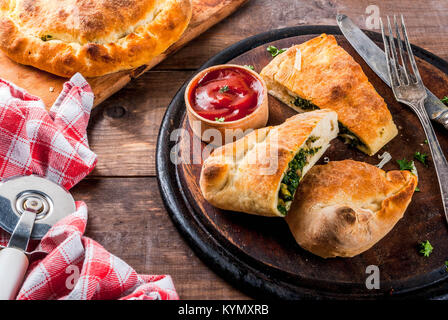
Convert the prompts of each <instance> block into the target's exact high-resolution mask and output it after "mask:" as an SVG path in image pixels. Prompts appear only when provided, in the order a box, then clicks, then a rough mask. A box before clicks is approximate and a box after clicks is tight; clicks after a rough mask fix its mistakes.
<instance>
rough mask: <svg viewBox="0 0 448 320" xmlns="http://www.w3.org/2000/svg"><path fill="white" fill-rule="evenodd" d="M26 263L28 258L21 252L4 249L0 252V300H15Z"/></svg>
mask: <svg viewBox="0 0 448 320" xmlns="http://www.w3.org/2000/svg"><path fill="white" fill-rule="evenodd" d="M28 263H29V262H28V258H27V256H26V255H25V253H24V252H23V251H22V250H19V249H15V248H4V249H2V250H1V251H0V300H14V299H15V298H16V296H17V292H18V291H19V289H20V286H21V285H22V282H23V278H24V276H25V273H26V270H27V269H28Z"/></svg>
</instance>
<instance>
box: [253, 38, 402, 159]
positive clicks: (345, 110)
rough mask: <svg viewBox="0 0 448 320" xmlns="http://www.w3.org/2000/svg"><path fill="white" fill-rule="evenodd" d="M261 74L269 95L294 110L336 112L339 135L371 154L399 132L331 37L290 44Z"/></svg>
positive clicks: (356, 67)
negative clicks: (327, 110)
mask: <svg viewBox="0 0 448 320" xmlns="http://www.w3.org/2000/svg"><path fill="white" fill-rule="evenodd" d="M261 75H262V76H263V78H264V79H265V81H266V84H267V87H268V90H269V93H270V94H272V95H273V96H275V97H277V98H278V99H280V100H281V101H282V102H284V103H285V104H287V105H288V106H290V107H291V108H293V109H294V110H296V111H298V112H304V111H309V110H314V109H325V108H328V109H332V110H334V111H336V112H337V114H338V120H339V122H340V130H339V134H340V136H342V137H343V138H344V139H346V140H347V142H349V143H350V144H352V145H353V146H355V147H357V148H358V149H360V150H361V151H363V152H365V153H367V154H369V155H373V154H375V153H376V152H377V151H378V150H379V149H381V147H383V146H384V145H385V144H386V143H388V142H389V141H390V140H391V139H392V138H394V137H395V136H396V135H397V133H398V131H397V128H396V126H395V124H394V122H393V120H392V116H391V114H390V112H389V110H388V109H387V105H386V103H385V102H384V99H383V98H382V97H381V96H380V95H379V94H378V93H377V92H376V91H375V88H374V87H373V86H372V85H371V84H370V82H369V80H368V79H367V77H366V75H365V74H364V72H363V71H362V69H361V66H360V65H359V64H358V63H356V61H355V60H354V59H353V58H352V56H350V55H349V54H348V53H347V52H346V51H345V50H344V49H342V48H341V47H340V46H339V45H338V44H337V42H336V39H335V38H334V36H327V35H326V34H322V35H321V36H319V37H317V38H314V39H311V40H309V41H307V42H305V43H302V44H300V45H295V46H293V47H291V48H289V49H288V50H287V51H286V52H284V53H282V54H280V55H278V56H277V57H276V58H274V59H273V60H272V61H271V62H270V63H269V64H268V65H267V66H266V67H265V68H264V69H263V70H262V71H261Z"/></svg>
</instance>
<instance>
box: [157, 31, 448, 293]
mask: <svg viewBox="0 0 448 320" xmlns="http://www.w3.org/2000/svg"><path fill="white" fill-rule="evenodd" d="M365 32H366V33H367V35H368V36H369V37H370V38H371V39H372V40H374V41H375V42H377V43H378V44H381V43H382V39H381V35H380V34H378V33H375V32H369V31H365ZM321 33H327V34H333V35H335V36H336V38H337V40H338V42H339V43H340V45H341V46H343V47H344V49H346V50H347V51H348V52H349V53H350V54H352V56H353V57H354V58H355V60H356V61H357V62H358V63H360V64H361V66H362V67H363V70H364V72H366V74H367V76H368V78H369V80H370V81H371V82H372V84H373V85H374V86H375V88H376V89H377V91H378V92H379V93H380V95H382V96H383V97H384V99H385V100H386V102H387V103H388V105H389V108H390V110H391V112H392V114H393V116H394V120H395V122H396V123H397V125H399V127H403V126H404V128H402V129H400V130H401V132H402V137H401V138H400V139H405V140H406V144H403V142H399V143H395V144H394V143H391V147H390V148H391V150H398V151H396V152H395V151H394V152H395V154H399V152H400V151H399V148H400V147H401V146H400V145H406V147H403V150H407V151H408V152H410V150H412V148H413V147H415V146H414V145H413V143H414V144H415V145H417V143H420V142H416V141H423V140H424V138H425V136H424V133H423V130H417V129H415V128H418V126H419V123H418V119H417V118H416V117H415V115H414V114H413V113H412V112H411V111H410V110H409V109H407V108H406V107H404V106H402V105H400V104H399V103H397V102H396V101H395V99H394V98H393V96H392V93H391V91H390V89H389V88H388V87H387V86H386V85H385V84H384V83H382V82H381V80H380V79H379V78H378V77H377V76H376V75H375V74H374V73H373V72H372V71H371V70H370V69H369V68H368V67H367V65H366V64H365V62H364V61H362V59H361V58H360V57H359V56H358V55H357V54H356V53H355V52H354V50H353V49H352V48H351V47H350V45H349V44H348V42H347V41H346V39H345V38H343V36H342V35H341V32H340V30H339V28H338V27H336V26H299V27H291V28H285V29H279V30H272V31H269V32H265V33H261V34H258V35H256V36H253V37H250V38H248V39H245V40H242V41H240V42H238V43H236V44H234V45H232V46H231V47H229V48H227V49H226V50H224V51H222V52H221V53H219V54H217V55H216V56H215V57H213V58H212V59H210V60H209V61H208V62H207V63H205V64H204V65H203V66H202V67H201V69H204V68H207V67H209V66H212V65H216V64H224V63H229V62H231V63H237V64H253V65H255V66H256V70H257V71H260V70H261V68H262V67H263V66H264V65H265V64H266V63H267V62H268V61H269V60H268V59H269V56H268V55H267V53H266V46H267V45H268V44H271V43H273V44H275V45H277V46H278V47H283V46H288V45H291V44H292V43H300V42H303V41H306V40H307V39H310V38H312V37H314V36H317V35H319V34H321ZM413 50H414V53H415V55H416V56H417V57H418V61H419V68H420V69H421V70H420V73H421V74H422V77H423V80H424V82H425V84H426V85H427V86H428V87H429V89H430V90H431V91H433V92H434V93H435V94H436V95H438V96H441V95H443V94H448V92H445V93H443V90H446V88H448V63H447V62H446V61H444V60H442V59H440V58H438V57H437V56H435V55H433V54H431V53H429V52H427V51H425V50H424V49H421V48H419V47H416V46H413ZM185 86H186V85H184V86H183V87H182V88H181V89H180V90H179V91H178V92H177V94H176V96H175V97H174V99H173V100H172V102H171V103H170V105H169V107H168V109H167V111H166V113H165V116H164V118H163V121H162V124H161V127H160V132H159V137H158V141H157V154H156V168H157V177H158V183H159V189H160V193H161V196H162V198H163V201H164V203H165V206H166V209H167V211H168V213H169V214H170V216H171V218H172V220H173V222H174V224H175V225H176V227H177V228H178V230H179V232H180V233H181V234H182V235H183V236H184V238H185V239H186V240H187V242H188V243H189V244H190V246H191V248H192V249H193V250H194V251H195V252H196V254H197V255H198V256H199V257H200V258H201V259H202V260H203V261H204V262H205V263H206V264H207V265H209V266H210V267H211V268H212V269H213V270H215V271H216V272H217V273H218V274H219V275H221V276H222V277H223V278H224V279H226V280H227V281H229V282H231V283H232V284H233V285H234V286H236V287H238V288H239V289H240V290H242V291H244V292H246V293H248V294H249V295H251V296H253V297H257V298H280V299H303V298H310V299H320V298H329V299H378V298H387V299H400V298H406V297H410V296H411V297H413V298H417V297H420V298H439V299H443V298H445V297H446V295H448V294H447V293H448V290H447V289H448V283H447V281H446V279H447V277H448V273H447V272H446V270H445V267H444V261H445V259H446V258H447V257H448V241H446V240H447V238H448V228H447V224H446V221H445V219H444V217H443V210H442V211H440V208H441V201H440V194H439V193H438V191H437V190H438V185H436V182H434V181H437V180H436V179H435V178H434V177H435V176H434V175H435V173H434V170H433V168H429V169H427V171H424V170H426V169H422V173H421V176H422V177H421V179H420V180H421V181H419V186H420V189H422V187H423V188H424V189H426V190H424V189H422V190H423V191H422V193H421V194H416V195H414V200H413V202H412V203H411V205H410V207H409V208H408V212H406V214H405V217H404V218H403V219H402V220H401V221H400V222H399V223H398V224H397V225H396V226H395V228H394V229H393V230H392V231H391V232H390V233H389V234H388V235H387V236H386V237H385V238H384V239H383V240H381V241H380V242H379V243H378V244H377V245H375V246H374V247H373V248H372V249H370V250H368V251H367V252H366V253H363V254H362V255H360V256H358V257H355V258H351V259H339V258H337V259H329V260H324V259H320V258H318V257H316V256H314V255H312V254H310V253H308V252H306V251H304V250H303V249H301V248H300V247H299V246H298V245H297V244H296V243H295V242H294V241H293V238H292V236H291V235H289V234H288V232H287V231H285V230H287V229H286V228H285V225H284V222H283V221H279V220H277V219H270V220H269V218H264V217H254V216H248V215H245V214H236V213H229V212H223V211H219V210H217V209H215V208H213V207H211V206H210V205H209V204H208V203H206V201H205V200H204V199H203V198H202V196H201V195H200V192H199V191H198V186H197V180H198V175H199V172H200V164H199V165H175V164H174V163H172V162H171V160H170V153H171V151H172V150H173V149H172V148H173V147H174V146H175V145H176V143H177V142H176V141H171V140H170V137H171V134H172V133H173V131H174V130H175V129H177V128H184V129H185V131H189V130H190V129H189V127H188V123H187V122H186V120H185V113H186V110H185V103H184V90H185ZM269 102H270V108H271V113H272V114H273V115H271V116H270V124H277V123H278V122H281V121H283V119H278V118H279V117H278V116H275V113H279V112H280V113H281V116H282V117H285V116H286V115H287V114H288V112H291V111H290V110H289V109H288V108H287V107H283V106H281V103H280V102H278V101H276V100H275V99H274V98H272V97H270V98H269ZM287 109H288V110H289V111H288V110H287ZM407 126H408V127H407ZM435 129H436V131H437V133H438V136H439V139H440V143H441V145H442V148H443V149H444V150H448V135H447V134H446V132H444V131H443V130H444V129H443V128H442V127H441V126H440V127H439V126H435ZM190 133H191V131H190ZM396 139H398V138H396ZM338 143H339V144H338ZM336 148H339V149H341V148H345V146H344V145H343V144H342V142H336ZM406 148H409V149H406ZM338 152H339V153H338ZM428 153H429V152H428ZM400 156H401V155H400ZM338 157H341V159H342V158H354V159H356V160H360V161H365V162H370V163H377V162H379V161H378V159H376V157H367V156H366V155H361V154H360V152H358V151H356V150H345V149H344V150H342V151H334V154H332V158H331V159H332V160H340V159H339V158H338ZM387 166H389V167H387ZM387 166H386V167H385V169H386V170H392V169H397V168H396V164H392V163H389V164H388V165H387ZM419 176H420V170H419ZM422 208H425V209H424V210H423V209H422ZM419 210H420V211H421V215H423V216H420V215H419V214H418V212H419ZM425 215H426V216H425ZM266 225H269V226H270V227H269V228H267V227H266ZM272 230H274V231H272ZM422 237H430V240H431V243H433V242H434V247H435V250H434V253H433V254H432V255H431V257H430V258H429V259H427V258H424V257H421V256H419V255H418V251H417V249H416V248H415V245H416V244H417V240H419V239H420V240H426V239H424V238H422ZM260 241H261V242H264V245H261V244H260ZM295 261H297V262H298V263H297V265H295V264H294V263H295ZM381 263H383V264H384V265H383V267H381V268H382V270H384V273H382V275H381V276H382V279H384V280H382V282H381V288H380V289H379V290H367V289H366V287H365V283H364V282H363V279H365V278H366V277H367V275H366V274H365V267H364V266H366V265H369V264H381ZM319 272H320V273H319ZM381 272H383V271H381Z"/></svg>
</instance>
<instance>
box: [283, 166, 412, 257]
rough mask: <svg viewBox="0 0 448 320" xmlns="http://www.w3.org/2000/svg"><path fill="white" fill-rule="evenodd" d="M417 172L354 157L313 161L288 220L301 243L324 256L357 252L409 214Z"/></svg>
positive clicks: (377, 239)
mask: <svg viewBox="0 0 448 320" xmlns="http://www.w3.org/2000/svg"><path fill="white" fill-rule="evenodd" d="M416 186H417V176H415V175H414V174H412V173H411V172H409V171H398V170H394V171H389V172H385V171H383V170H381V169H379V168H377V167H375V166H372V165H370V164H367V163H363V162H357V161H353V160H344V161H335V162H329V163H328V164H326V165H318V166H315V167H313V168H312V169H311V170H310V171H309V172H308V174H307V175H306V177H305V178H304V180H303V181H302V183H301V184H300V186H299V188H298V190H297V193H298V194H300V201H294V202H293V204H292V207H291V210H290V211H289V213H288V216H287V217H286V221H287V223H288V225H289V228H290V229H291V232H292V234H293V235H294V238H295V239H296V241H297V243H298V244H299V245H300V246H302V247H303V248H304V249H306V250H308V251H310V252H312V253H314V254H316V255H318V256H320V257H323V258H329V257H336V256H340V257H353V256H355V255H357V254H360V253H362V252H364V251H366V250H367V249H369V248H370V247H372V246H373V245H374V244H375V243H377V242H378V241H379V240H380V239H381V238H383V237H384V236H385V235H386V234H387V233H388V232H389V231H390V230H391V229H392V228H393V227H394V225H395V224H396V223H397V222H398V220H400V219H401V218H402V217H403V214H404V212H405V210H406V208H407V206H408V204H409V203H410V202H411V198H412V195H413V193H414V190H415V187H416Z"/></svg>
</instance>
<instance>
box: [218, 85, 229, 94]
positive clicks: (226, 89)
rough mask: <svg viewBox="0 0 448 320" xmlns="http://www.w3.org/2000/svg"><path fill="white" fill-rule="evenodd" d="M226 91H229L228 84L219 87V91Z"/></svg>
mask: <svg viewBox="0 0 448 320" xmlns="http://www.w3.org/2000/svg"><path fill="white" fill-rule="evenodd" d="M226 91H229V86H228V85H225V86H223V87H221V89H219V92H221V93H224V92H226Z"/></svg>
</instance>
